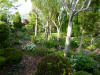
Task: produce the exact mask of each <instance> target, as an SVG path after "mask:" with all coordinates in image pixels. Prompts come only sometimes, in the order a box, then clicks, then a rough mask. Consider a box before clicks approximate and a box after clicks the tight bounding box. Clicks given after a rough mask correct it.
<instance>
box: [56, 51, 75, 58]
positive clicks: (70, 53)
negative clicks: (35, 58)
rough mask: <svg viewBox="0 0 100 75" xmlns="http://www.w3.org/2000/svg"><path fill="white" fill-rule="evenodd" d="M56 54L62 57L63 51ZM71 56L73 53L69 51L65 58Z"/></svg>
mask: <svg viewBox="0 0 100 75" xmlns="http://www.w3.org/2000/svg"><path fill="white" fill-rule="evenodd" d="M56 53H57V54H58V55H60V56H64V51H63V50H62V51H58V52H56ZM72 54H73V52H72V51H71V50H69V51H68V54H67V56H68V57H71V56H72Z"/></svg>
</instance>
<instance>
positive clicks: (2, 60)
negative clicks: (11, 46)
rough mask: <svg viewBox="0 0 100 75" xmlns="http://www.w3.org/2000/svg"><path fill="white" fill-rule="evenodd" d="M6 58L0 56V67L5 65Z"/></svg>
mask: <svg viewBox="0 0 100 75" xmlns="http://www.w3.org/2000/svg"><path fill="white" fill-rule="evenodd" d="M5 62H6V59H5V57H1V56H0V69H1V68H2V67H3V66H4V65H5Z"/></svg>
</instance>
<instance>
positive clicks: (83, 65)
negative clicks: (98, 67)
mask: <svg viewBox="0 0 100 75" xmlns="http://www.w3.org/2000/svg"><path fill="white" fill-rule="evenodd" d="M69 60H70V63H71V66H72V67H73V69H75V70H76V71H80V70H83V71H87V72H93V69H94V66H95V64H94V63H95V62H94V61H93V60H92V59H91V58H90V57H89V56H88V55H87V54H84V53H81V52H80V53H75V54H73V55H72V56H71V58H70V59H69Z"/></svg>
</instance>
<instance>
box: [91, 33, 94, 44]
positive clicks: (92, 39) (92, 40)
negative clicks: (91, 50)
mask: <svg viewBox="0 0 100 75" xmlns="http://www.w3.org/2000/svg"><path fill="white" fill-rule="evenodd" d="M93 42H94V38H93V35H92V34H91V44H93Z"/></svg>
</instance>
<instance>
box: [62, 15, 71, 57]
mask: <svg viewBox="0 0 100 75" xmlns="http://www.w3.org/2000/svg"><path fill="white" fill-rule="evenodd" d="M72 24H73V16H72V15H70V16H69V23H68V28H67V36H66V42H65V50H64V56H67V53H68V51H69V46H70V39H71V33H72Z"/></svg>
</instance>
